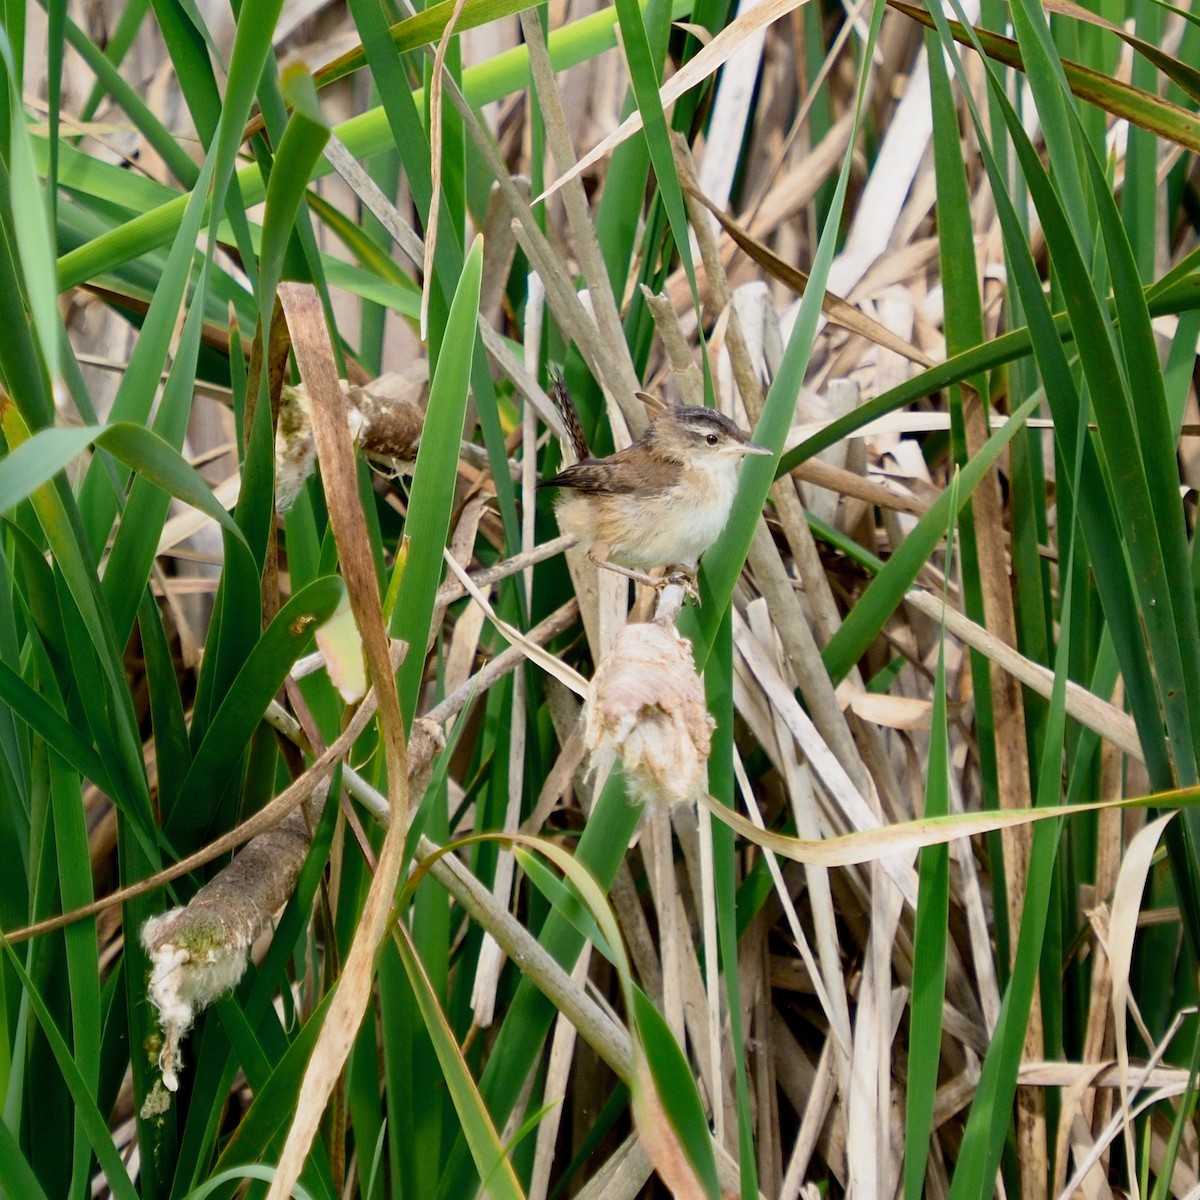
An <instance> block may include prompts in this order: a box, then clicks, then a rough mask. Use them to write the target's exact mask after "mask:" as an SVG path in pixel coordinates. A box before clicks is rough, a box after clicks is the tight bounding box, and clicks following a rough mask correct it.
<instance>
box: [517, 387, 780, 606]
mask: <svg viewBox="0 0 1200 1200" xmlns="http://www.w3.org/2000/svg"><path fill="white" fill-rule="evenodd" d="M552 390H553V394H554V400H555V403H556V404H557V406H558V408H559V411H560V412H561V414H562V417H563V421H564V423H565V424H566V426H567V432H568V434H569V436H570V440H571V443H572V448H573V449H574V451H575V455H576V457H577V458H578V459H579V461H578V462H576V463H575V464H574V465H573V466H569V467H566V468H565V469H564V470H562V471H560V472H559V473H558V474H557V475H555V476H554V477H553V478H552V479H545V480H543V481H542V482H541V483H540V484H538V486H539V487H556V488H561V489H562V491H561V492H560V493H559V495H558V497H557V498H556V500H555V501H554V511H555V515H556V516H557V517H558V524H559V528H560V529H562V531H563V533H570V534H574V535H575V536H576V537H577V538H578V539H579V544H580V545H581V546H582V547H583V548H584V549H585V550H586V551H587V554H588V557H589V558H590V559H591V560H592V561H593V562H594V563H596V564H597V565H598V566H601V567H607V568H608V569H609V570H611V571H616V572H618V573H619V574H621V575H626V576H628V577H629V578H630V579H636V580H637V581H638V582H639V583H646V584H649V585H650V586H651V587H661V586H662V585H663V583H664V580H662V579H656V578H655V577H654V576H652V575H650V574H648V572H649V571H650V570H652V569H654V568H655V567H663V568H679V569H681V570H682V571H683V572H685V574H686V575H688V576H690V577H692V578H694V577H695V574H696V568H697V566H698V565H699V562H700V556H701V555H702V554H703V553H704V552H705V550H707V549H708V548H709V546H711V545H712V544H713V542H715V541H716V540H717V538H718V537H720V535H721V530H723V529H724V528H725V523H726V522H727V521H728V520H729V513H730V510H731V509H732V508H733V497H734V494H735V493H736V492H737V477H738V467H739V466H740V465H741V462H742V459H743V458H745V457H746V455H748V454H770V453H771V451H770V450H768V449H767V448H766V447H765V446H759V445H756V444H755V443H754V442H752V441H751V440H750V435H749V434H747V433H743V432H742V430H740V429H739V428H738V427H737V425H735V424H734V422H733V421H731V420H730V419H729V418H728V417H727V416H725V415H724V414H722V413H719V412H717V411H716V409H712V408H687V407H678V408H675V407H672V406H670V405H668V404H664V403H663V402H662V401H661V400H658V399H657V398H656V397H654V396H649V395H647V394H646V393H644V392H639V393H638V396H639V397H640V398H641V399H642V401H643V402H644V403H645V404H646V405H647V407H648V408H651V409H657V415H656V416H655V417H654V418H653V419H652V420H651V422H650V425H649V426H648V427H647V429H646V432H645V433H643V434H642V436H641V437H640V438H638V440H637V441H636V442H634V443H633V445H631V446H627V447H626V448H625V449H624V450H618V451H617V452H616V453H615V454H610V455H609V456H608V457H607V458H593V457H592V456H591V454H590V453H589V451H588V446H587V440H586V438H585V437H584V435H583V429H582V427H581V426H580V424H579V416H578V414H577V413H576V411H575V405H574V404H573V403H572V401H571V398H570V396H569V395H568V394H567V391H566V388H565V387H564V386H563V384H562V379H561V377H556V378H555V379H554V381H553V388H552Z"/></svg>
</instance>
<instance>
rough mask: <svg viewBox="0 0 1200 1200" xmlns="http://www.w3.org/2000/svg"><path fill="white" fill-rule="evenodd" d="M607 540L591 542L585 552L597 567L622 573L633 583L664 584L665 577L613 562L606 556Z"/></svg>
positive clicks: (649, 585) (651, 585)
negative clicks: (656, 576)
mask: <svg viewBox="0 0 1200 1200" xmlns="http://www.w3.org/2000/svg"><path fill="white" fill-rule="evenodd" d="M608 549H609V547H608V543H607V542H593V543H592V547H591V549H590V550H589V551H588V552H587V555H588V558H590V559H591V560H592V562H594V563H595V564H596V566H598V567H605V568H607V569H608V570H610V571H616V573H617V574H618V575H624V576H625V578H626V579H632V580H633V581H634V582H635V583H644V584H645V585H646V586H647V587H652V588H663V587H665V586H666V584H667V581H666V580H665V579H656V578H655V577H654V576H653V575H648V574H647V573H646V572H645V571H635V570H633V569H632V568H630V567H623V566H621V565H620V564H619V563H615V562H613V561H612V560H611V559H609V557H608Z"/></svg>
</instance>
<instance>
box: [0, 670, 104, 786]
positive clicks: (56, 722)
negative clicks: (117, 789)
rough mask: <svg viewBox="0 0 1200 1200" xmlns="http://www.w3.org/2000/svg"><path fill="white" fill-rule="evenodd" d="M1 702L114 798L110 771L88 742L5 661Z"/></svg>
mask: <svg viewBox="0 0 1200 1200" xmlns="http://www.w3.org/2000/svg"><path fill="white" fill-rule="evenodd" d="M0 700H3V702H4V704H5V705H6V706H7V707H8V708H9V710H10V711H11V712H12V713H13V714H14V715H15V716H17V717H19V718H20V719H21V720H22V721H23V722H24V723H25V724H26V725H28V727H29V728H30V730H31V731H32V732H34V733H35V734H37V736H38V737H39V738H41V739H42V740H43V741H44V742H45V743H46V745H48V746H50V747H52V748H53V749H54V751H55V752H56V753H58V754H61V755H62V757H63V758H64V759H65V760H66V761H67V762H69V763H70V764H71V766H72V767H74V768H75V770H76V771H78V772H79V773H80V774H81V775H82V776H83V777H84V778H85V779H90V780H91V781H92V782H93V783H94V784H96V786H97V787H99V788H101V789H102V790H103V791H105V792H107V793H108V794H109V795H112V794H113V790H114V789H113V786H112V782H111V780H110V779H109V774H108V768H107V767H106V766H105V764H104V761H103V760H102V759H101V758H100V756H99V755H98V754H97V753H96V751H95V750H94V749H93V748H92V746H91V745H90V744H89V743H88V741H87V739H86V738H85V737H84V736H83V735H82V734H81V733H80V732H79V730H77V729H76V728H75V726H74V725H72V724H71V723H70V722H69V721H68V720H67V719H66V718H65V717H64V716H63V715H62V714H61V713H60V712H58V711H57V710H56V709H55V708H54V706H53V705H51V704H50V702H49V701H48V700H47V699H46V698H45V696H43V695H42V694H41V693H40V692H37V691H35V690H34V689H33V688H32V687H31V686H30V685H29V684H28V683H27V682H26V681H25V680H24V679H22V678H21V677H20V675H18V674H17V673H16V672H15V671H14V670H13V669H12V667H10V666H9V665H8V663H6V662H3V661H0Z"/></svg>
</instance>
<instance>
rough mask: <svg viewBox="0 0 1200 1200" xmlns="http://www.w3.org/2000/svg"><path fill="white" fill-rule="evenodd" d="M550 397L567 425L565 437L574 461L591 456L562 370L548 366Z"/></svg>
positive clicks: (581, 460)
mask: <svg viewBox="0 0 1200 1200" xmlns="http://www.w3.org/2000/svg"><path fill="white" fill-rule="evenodd" d="M550 398H551V399H552V400H553V401H554V407H555V408H557V409H558V414H559V416H561V417H562V419H563V424H564V425H565V426H566V427H567V438H568V440H569V441H570V443H571V452H572V453H573V454H574V455H575V461H576V462H583V460H584V459H585V458H591V456H592V451H591V449H590V447H589V446H588V441H587V435H586V434H585V433H584V432H583V425H582V424H580V421H579V411H578V409H576V407H575V401H574V400H572V399H571V393H570V392H568V391H567V385H566V382H565V381H564V379H563V377H562V372H561V371H560V370H559V369H558V368H557V367H551V368H550Z"/></svg>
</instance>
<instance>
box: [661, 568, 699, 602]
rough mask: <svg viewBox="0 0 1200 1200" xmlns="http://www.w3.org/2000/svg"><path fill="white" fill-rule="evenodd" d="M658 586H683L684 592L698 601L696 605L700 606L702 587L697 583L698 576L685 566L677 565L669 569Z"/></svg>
mask: <svg viewBox="0 0 1200 1200" xmlns="http://www.w3.org/2000/svg"><path fill="white" fill-rule="evenodd" d="M658 586H659V587H660V588H664V587H668V586H674V587H681V588H683V594H684V595H685V596H690V597H691V598H692V599H693V600H694V601H695V602H696V607H697V608H699V607H700V588H699V586H698V585H697V583H696V576H695V575H694V574H693V573H692V572H691V571H688V570H686V569H685V568H684V567H676V568H675V569H674V570H672V571H668V572H667V573H666V574H665V575H664V576H663V577H662V579H661V580H659V583H658Z"/></svg>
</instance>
